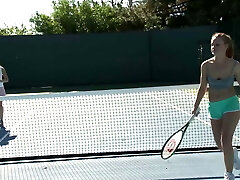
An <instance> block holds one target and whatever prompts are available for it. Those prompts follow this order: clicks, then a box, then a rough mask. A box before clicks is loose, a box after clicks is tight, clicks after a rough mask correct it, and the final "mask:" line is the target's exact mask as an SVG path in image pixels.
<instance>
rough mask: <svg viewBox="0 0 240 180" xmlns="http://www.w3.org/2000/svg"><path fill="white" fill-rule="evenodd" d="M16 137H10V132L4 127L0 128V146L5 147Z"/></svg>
mask: <svg viewBox="0 0 240 180" xmlns="http://www.w3.org/2000/svg"><path fill="white" fill-rule="evenodd" d="M16 137H17V136H11V135H10V131H9V130H6V128H5V127H2V128H0V146H6V145H8V144H9V141H11V140H14V139H15V138H16Z"/></svg>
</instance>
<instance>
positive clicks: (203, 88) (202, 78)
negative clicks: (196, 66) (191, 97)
mask: <svg viewBox="0 0 240 180" xmlns="http://www.w3.org/2000/svg"><path fill="white" fill-rule="evenodd" d="M206 66H207V62H206V61H205V62H203V63H202V64H201V76H200V86H199V89H198V93H197V99H196V101H195V104H194V110H193V112H192V113H193V114H196V111H197V109H198V106H199V104H200V102H201V100H202V98H203V96H204V94H205V92H206V90H207V68H206Z"/></svg>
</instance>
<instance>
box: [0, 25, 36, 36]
mask: <svg viewBox="0 0 240 180" xmlns="http://www.w3.org/2000/svg"><path fill="white" fill-rule="evenodd" d="M32 34H37V32H36V31H35V30H33V29H27V28H26V27H25V26H24V25H21V27H17V26H12V27H8V26H6V27H4V28H1V29H0V35H2V36H7V35H32Z"/></svg>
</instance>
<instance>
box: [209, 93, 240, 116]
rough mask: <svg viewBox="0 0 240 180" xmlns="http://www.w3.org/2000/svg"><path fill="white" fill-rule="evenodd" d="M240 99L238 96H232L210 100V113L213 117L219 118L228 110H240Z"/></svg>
mask: <svg viewBox="0 0 240 180" xmlns="http://www.w3.org/2000/svg"><path fill="white" fill-rule="evenodd" d="M239 110H240V106H239V100H238V97H237V96H232V97H230V98H227V99H224V100H221V101H217V102H209V107H208V111H209V113H210V118H211V119H216V120H219V119H221V118H222V116H223V115H224V114H225V113H227V112H235V111H239Z"/></svg>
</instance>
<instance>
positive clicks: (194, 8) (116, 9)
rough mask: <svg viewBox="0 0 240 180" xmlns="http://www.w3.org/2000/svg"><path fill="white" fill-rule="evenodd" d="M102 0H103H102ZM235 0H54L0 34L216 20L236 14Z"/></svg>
mask: <svg viewBox="0 0 240 180" xmlns="http://www.w3.org/2000/svg"><path fill="white" fill-rule="evenodd" d="M103 1H105V2H103ZM239 8H240V1H239V0H224V1H223V2H222V0H135V1H134V0H128V6H126V5H124V4H123V0H108V1H107V0H102V2H101V3H99V2H94V0H83V1H82V2H81V3H80V2H79V1H77V0H55V1H53V12H52V14H51V15H49V16H48V15H45V14H40V13H38V12H36V13H35V15H34V16H33V17H32V18H31V19H30V22H32V24H33V27H34V29H31V30H28V29H26V28H25V27H24V26H22V27H20V28H18V27H6V28H3V29H0V35H14V34H17V35H24V34H76V33H85V32H119V31H131V30H134V31H136V30H140V31H149V30H152V29H163V28H166V27H169V28H178V27H183V26H195V25H209V24H220V23H222V22H224V21H229V20H231V19H232V18H233V17H235V18H236V17H240V11H239Z"/></svg>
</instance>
